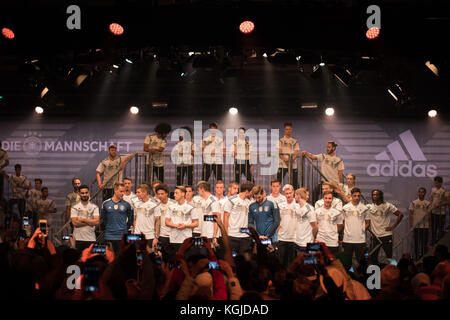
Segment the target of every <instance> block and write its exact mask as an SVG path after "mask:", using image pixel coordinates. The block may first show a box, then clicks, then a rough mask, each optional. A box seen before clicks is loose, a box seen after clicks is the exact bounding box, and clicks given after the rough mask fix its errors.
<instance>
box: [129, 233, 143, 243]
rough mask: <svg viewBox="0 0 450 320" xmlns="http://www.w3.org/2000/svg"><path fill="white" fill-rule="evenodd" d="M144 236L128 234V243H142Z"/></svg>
mask: <svg viewBox="0 0 450 320" xmlns="http://www.w3.org/2000/svg"><path fill="white" fill-rule="evenodd" d="M141 240H142V236H141V235H140V234H127V243H132V242H137V241H141Z"/></svg>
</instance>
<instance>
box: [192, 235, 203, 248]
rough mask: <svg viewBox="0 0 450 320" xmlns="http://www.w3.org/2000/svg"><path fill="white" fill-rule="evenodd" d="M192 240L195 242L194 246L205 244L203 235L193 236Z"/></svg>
mask: <svg viewBox="0 0 450 320" xmlns="http://www.w3.org/2000/svg"><path fill="white" fill-rule="evenodd" d="M192 242H194V246H199V247H201V246H203V244H204V241H203V238H202V237H199V238H192Z"/></svg>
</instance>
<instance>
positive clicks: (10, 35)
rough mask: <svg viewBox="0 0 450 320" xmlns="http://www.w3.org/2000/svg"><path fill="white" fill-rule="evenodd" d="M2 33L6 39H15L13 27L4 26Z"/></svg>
mask: <svg viewBox="0 0 450 320" xmlns="http://www.w3.org/2000/svg"><path fill="white" fill-rule="evenodd" d="M2 34H3V36H4V37H5V38H6V39H14V32H13V31H12V30H11V29H8V28H3V29H2Z"/></svg>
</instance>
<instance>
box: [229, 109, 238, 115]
mask: <svg viewBox="0 0 450 320" xmlns="http://www.w3.org/2000/svg"><path fill="white" fill-rule="evenodd" d="M228 112H229V113H230V114H231V115H233V116H235V115H237V113H238V109H236V108H230V110H228Z"/></svg>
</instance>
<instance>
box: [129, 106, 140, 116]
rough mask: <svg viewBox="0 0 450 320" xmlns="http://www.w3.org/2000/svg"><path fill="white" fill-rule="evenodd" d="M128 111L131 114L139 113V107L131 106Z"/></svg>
mask: <svg viewBox="0 0 450 320" xmlns="http://www.w3.org/2000/svg"><path fill="white" fill-rule="evenodd" d="M130 112H131V113H132V114H138V113H139V108H138V107H136V106H131V108H130Z"/></svg>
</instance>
